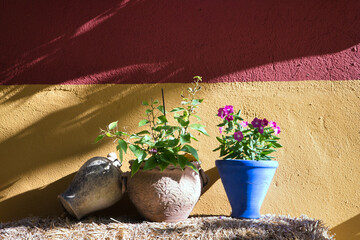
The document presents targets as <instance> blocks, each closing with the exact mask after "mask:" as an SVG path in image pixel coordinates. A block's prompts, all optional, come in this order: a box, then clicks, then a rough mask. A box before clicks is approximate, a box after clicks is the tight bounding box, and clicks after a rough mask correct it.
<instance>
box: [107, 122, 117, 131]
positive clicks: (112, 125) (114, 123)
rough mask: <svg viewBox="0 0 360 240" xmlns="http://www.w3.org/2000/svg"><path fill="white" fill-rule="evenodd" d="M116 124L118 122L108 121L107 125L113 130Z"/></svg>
mask: <svg viewBox="0 0 360 240" xmlns="http://www.w3.org/2000/svg"><path fill="white" fill-rule="evenodd" d="M117 124H118V121H116V122H112V123H110V124H109V126H108V128H109V130H113V129H114V128H115V127H116V126H117Z"/></svg>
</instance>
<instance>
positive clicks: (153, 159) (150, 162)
mask: <svg viewBox="0 0 360 240" xmlns="http://www.w3.org/2000/svg"><path fill="white" fill-rule="evenodd" d="M157 165H158V163H157V160H156V157H155V156H151V157H150V158H149V159H148V160H146V161H145V166H144V168H143V169H144V170H150V169H153V168H155V167H156V166H157Z"/></svg>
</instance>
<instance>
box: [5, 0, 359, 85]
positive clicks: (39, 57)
mask: <svg viewBox="0 0 360 240" xmlns="http://www.w3.org/2000/svg"><path fill="white" fill-rule="evenodd" d="M0 30H1V37H0V84H3V85H14V84H45V83H46V84H48V83H50V84H60V83H63V84H88V83H150V82H151V83H155V82H188V81H190V79H191V78H192V76H193V75H201V76H203V77H204V79H206V80H207V81H209V82H217V81H230V82H231V81H296V80H346V79H360V44H359V43H360V1H359V0H347V1H346V0H342V1H329V0H291V1H289V0H283V1H281V0H278V1H275V0H259V1H241V0H236V1H235V0H234V1H230V0H229V1H222V0H221V1H220V0H217V1H215V0H208V1H204V0H191V1H190V0H188V1H168V0H158V1H148V0H147V1H146V0H144V1H98V0H93V1H88V0H86V1H79V0H61V1H48V0H38V1H19V0H5V1H2V3H1V7H0Z"/></svg>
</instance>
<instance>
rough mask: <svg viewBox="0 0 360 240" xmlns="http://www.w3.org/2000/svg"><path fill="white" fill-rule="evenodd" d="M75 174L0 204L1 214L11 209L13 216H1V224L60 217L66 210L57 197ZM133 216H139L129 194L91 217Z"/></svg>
mask: <svg viewBox="0 0 360 240" xmlns="http://www.w3.org/2000/svg"><path fill="white" fill-rule="evenodd" d="M74 176H75V173H73V174H70V175H68V176H66V177H63V178H61V179H59V180H58V181H56V182H53V183H51V184H49V185H47V186H46V187H43V188H39V189H35V190H31V191H28V192H25V193H23V194H19V195H17V196H15V197H13V198H9V199H7V200H5V201H3V202H0V213H1V212H7V211H8V209H11V215H6V216H1V215H0V222H7V221H13V220H17V219H21V218H24V217H29V216H40V217H47V216H59V215H61V214H62V213H63V212H65V209H64V208H63V207H62V205H61V203H60V201H59V200H57V196H58V195H59V194H60V193H62V192H64V191H65V190H66V188H67V187H68V186H69V185H70V183H71V181H72V179H73V178H74ZM122 215H127V216H132V215H139V214H138V212H137V210H136V208H135V206H134V205H133V204H132V202H131V201H130V199H129V198H128V196H127V194H125V195H124V196H123V198H122V199H121V200H120V201H119V202H117V203H116V204H115V205H113V206H111V207H109V208H107V209H105V210H102V211H98V212H95V213H92V214H91V216H108V217H117V216H122Z"/></svg>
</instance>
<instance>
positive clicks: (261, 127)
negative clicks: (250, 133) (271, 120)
mask: <svg viewBox="0 0 360 240" xmlns="http://www.w3.org/2000/svg"><path fill="white" fill-rule="evenodd" d="M258 129H259V133H261V134H263V133H264V127H263V126H260V127H259V128H258Z"/></svg>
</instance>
